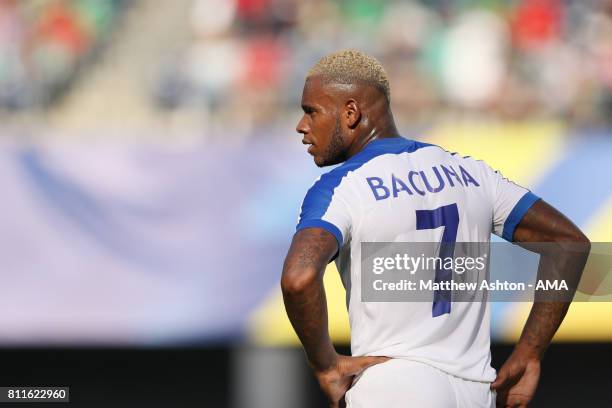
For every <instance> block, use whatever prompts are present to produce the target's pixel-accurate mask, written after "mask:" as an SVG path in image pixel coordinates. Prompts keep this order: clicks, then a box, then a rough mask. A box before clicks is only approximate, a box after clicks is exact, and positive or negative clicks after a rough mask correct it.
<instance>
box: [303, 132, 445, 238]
mask: <svg viewBox="0 0 612 408" xmlns="http://www.w3.org/2000/svg"><path fill="white" fill-rule="evenodd" d="M427 146H433V145H431V144H429V143H423V142H417V141H416V140H410V139H405V138H403V137H392V138H385V139H376V140H373V141H371V142H370V143H368V144H367V145H366V147H365V148H364V149H363V150H362V151H361V152H359V153H357V154H356V155H355V156H353V157H351V158H350V159H348V160H347V161H345V162H344V163H343V164H341V165H340V166H338V167H336V168H335V169H333V170H331V171H330V172H328V173H326V174H324V175H322V176H321V178H320V179H319V180H318V181H317V182H316V183H315V184H314V185H313V186H312V187H311V188H310V189H309V190H308V192H307V193H306V198H304V202H303V204H302V211H301V214H300V221H299V223H298V225H297V227H296V229H295V230H296V232H297V231H299V230H302V229H304V228H312V227H320V228H324V229H326V230H327V231H329V232H330V233H332V234H333V235H334V236H335V237H336V240H337V241H338V249H340V248H341V247H342V244H343V243H344V239H343V237H342V232H341V231H340V229H339V228H338V227H337V226H335V225H333V224H332V223H330V222H328V221H325V220H323V219H322V217H323V216H324V215H325V213H326V212H327V209H328V208H329V206H330V204H331V202H332V198H333V195H334V190H335V189H336V187H338V186H339V185H340V183H341V182H342V179H343V178H344V177H345V176H346V175H347V174H348V173H349V172H351V171H355V170H357V169H358V168H360V167H361V166H363V165H364V164H365V163H367V162H368V161H370V160H372V159H373V158H375V157H378V156H381V155H383V154H400V153H412V152H414V151H416V150H418V149H420V148H422V147H427Z"/></svg>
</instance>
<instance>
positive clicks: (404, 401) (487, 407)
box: [345, 359, 495, 408]
mask: <svg viewBox="0 0 612 408" xmlns="http://www.w3.org/2000/svg"><path fill="white" fill-rule="evenodd" d="M489 387H490V383H488V382H477V381H469V380H464V379H462V378H459V377H455V376H453V375H450V374H447V373H445V372H443V371H441V370H438V369H437V368H433V367H431V366H429V365H427V364H424V363H419V362H416V361H410V360H402V359H392V360H389V361H387V362H385V363H382V364H377V365H375V366H372V367H370V368H368V369H366V370H365V371H364V372H363V373H362V374H361V375H360V376H358V377H356V379H355V381H353V386H352V387H351V389H350V390H348V392H347V393H346V396H345V400H346V406H347V408H379V407H385V408H412V407H416V408H495V393H494V392H493V391H491V390H490V388H489Z"/></svg>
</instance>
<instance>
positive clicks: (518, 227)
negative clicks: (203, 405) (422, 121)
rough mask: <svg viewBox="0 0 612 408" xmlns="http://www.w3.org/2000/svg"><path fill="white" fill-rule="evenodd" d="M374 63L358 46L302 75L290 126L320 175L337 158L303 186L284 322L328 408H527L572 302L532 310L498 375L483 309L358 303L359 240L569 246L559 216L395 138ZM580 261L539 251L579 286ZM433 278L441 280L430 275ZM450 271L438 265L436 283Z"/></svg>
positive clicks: (504, 183)
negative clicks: (327, 274)
mask: <svg viewBox="0 0 612 408" xmlns="http://www.w3.org/2000/svg"><path fill="white" fill-rule="evenodd" d="M390 103H391V92H390V88H389V80H388V78H387V75H386V74H385V71H384V69H383V67H382V66H381V64H380V63H379V62H378V61H377V60H376V59H374V58H372V57H370V56H368V55H366V54H364V53H362V52H359V51H356V50H344V51H340V52H337V53H334V54H331V55H328V56H326V57H324V58H322V59H321V60H320V61H319V62H317V64H316V65H315V66H314V67H313V68H312V69H311V70H310V72H309V73H308V76H307V78H306V83H305V85H304V91H303V94H302V109H303V111H304V115H303V117H302V118H301V120H300V121H299V123H298V125H297V131H298V133H300V134H301V135H302V136H303V139H302V142H303V143H304V144H306V145H308V146H309V147H308V153H310V154H311V155H312V156H313V157H314V162H315V163H316V165H317V166H320V167H323V166H329V165H333V164H339V163H342V164H341V165H340V166H338V167H336V168H334V169H333V170H331V171H330V172H328V173H326V174H324V175H322V176H321V177H320V178H319V179H318V180H317V181H316V182H315V183H314V185H313V186H312V187H311V188H310V189H309V190H308V193H307V194H306V197H305V199H304V202H303V205H302V209H301V214H300V218H299V222H298V225H297V228H296V233H295V235H294V237H293V241H292V243H291V247H290V249H289V252H288V254H287V257H286V260H285V264H284V268H283V274H282V279H281V287H282V290H283V296H284V300H285V307H286V309H287V314H288V315H289V318H290V320H291V323H292V325H293V327H294V328H295V331H296V332H297V334H298V336H299V338H300V340H301V342H302V344H303V346H304V349H305V351H306V354H307V358H308V361H309V363H310V365H311V367H312V369H313V371H314V374H315V376H316V378H317V380H318V381H319V384H320V386H321V389H322V390H323V391H324V392H325V394H326V395H327V397H328V399H329V402H330V407H339V406H342V405H343V404H345V403H346V405H347V406H348V407H352V408H360V407H367V408H378V407H385V408H395V407H398V408H399V407H419V408H427V407H469V408H472V407H494V406H495V398H496V393H495V391H492V389H493V390H496V391H497V403H498V404H499V406H503V407H506V406H510V407H525V406H526V405H527V403H528V402H529V401H530V400H531V399H532V397H533V395H534V392H535V389H536V386H537V383H538V379H539V374H540V360H541V358H542V356H543V353H544V350H545V349H546V347H547V346H548V344H549V342H550V340H551V338H552V336H553V335H554V333H555V331H556V330H557V328H558V327H559V325H560V323H561V321H562V320H563V317H564V315H565V313H566V311H567V308H568V306H569V301H565V302H536V303H534V306H533V308H532V311H531V314H530V316H529V319H528V321H527V323H526V325H525V328H524V330H523V334H522V336H521V338H520V340H519V342H518V344H517V346H516V348H515V350H514V352H513V354H512V355H511V356H510V358H509V359H508V360H507V361H506V363H505V364H504V366H503V367H502V368H501V369H500V371H499V373H497V375H496V372H495V370H494V369H493V368H492V367H491V364H490V362H491V358H490V333H489V327H490V326H489V324H490V323H489V313H490V312H489V305H488V302H486V301H484V302H463V303H459V302H454V301H451V299H450V297H449V296H448V294H447V295H445V294H444V292H440V293H437V294H436V295H435V296H434V297H433V300H432V301H430V302H428V303H425V302H408V303H399V302H365V301H362V297H363V293H362V292H361V290H362V287H361V280H362V278H363V276H362V274H361V259H362V258H361V256H362V254H361V250H362V243H368V242H391V243H399V242H430V243H437V244H438V245H439V248H440V255H439V256H440V257H441V258H442V252H443V251H446V252H447V253H446V255H448V256H451V257H452V256H453V254H454V252H453V251H454V245H455V242H476V243H483V242H484V243H487V244H488V242H489V240H490V236H491V233H494V234H496V235H499V236H501V237H503V238H504V239H506V240H507V241H511V242H516V243H529V242H555V243H558V242H567V241H569V242H578V243H582V244H584V245H585V246H588V239H587V238H586V237H585V236H584V234H582V232H581V231H580V230H579V229H578V228H577V227H576V226H575V225H574V224H572V222H571V221H569V220H568V219H567V218H566V217H564V216H563V215H562V214H560V213H559V212H558V211H556V210H555V209H554V208H552V207H551V206H550V205H548V204H546V203H545V202H544V201H543V200H541V199H539V198H538V197H536V196H535V195H534V194H532V193H531V192H530V191H528V190H527V189H525V188H523V187H520V186H518V185H516V184H514V183H512V182H510V181H508V180H507V179H505V178H504V177H502V176H501V174H500V173H498V172H496V171H493V170H492V169H491V168H490V167H488V166H487V165H486V164H484V163H483V162H481V161H476V160H473V159H471V158H469V157H461V156H458V155H455V154H451V153H449V152H447V151H445V150H443V149H442V148H440V147H438V146H434V145H430V144H426V143H421V142H417V141H414V140H409V139H405V138H403V137H401V136H400V134H399V132H398V131H397V128H396V126H395V123H394V120H393V114H392V112H391V105H390ZM332 260H335V262H336V265H337V266H338V270H339V271H340V274H341V277H342V281H343V284H344V286H345V288H346V290H347V306H348V310H349V318H350V324H351V351H352V354H353V356H352V357H349V356H342V355H339V354H337V353H336V351H335V349H334V347H333V344H332V342H331V340H330V337H329V332H328V327H327V308H326V299H325V290H324V287H323V280H322V277H323V273H324V271H325V267H326V265H327V264H328V263H329V262H331V261H332ZM585 260H586V258H585V257H584V255H583V254H577V253H574V254H573V255H572V254H567V253H562V254H559V253H549V252H546V251H543V252H541V262H551V263H553V264H554V265H555V266H556V267H557V269H558V271H559V273H560V274H561V275H563V276H567V277H568V279H570V280H571V282H574V283H577V281H578V279H579V278H580V273H581V271H582V267H583V266H584V262H585ZM439 272H440V276H438V273H439ZM445 273H446V274H450V273H452V270H450V271H449V270H446V269H443V268H442V269H441V270H439V271H438V270H436V282H437V281H438V279H439V280H440V281H445V280H449V278H448V275H445Z"/></svg>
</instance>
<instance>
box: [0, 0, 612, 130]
mask: <svg viewBox="0 0 612 408" xmlns="http://www.w3.org/2000/svg"><path fill="white" fill-rule="evenodd" d="M138 1H142V0H138ZM132 2H134V3H137V1H126V0H0V112H1V111H5V112H6V111H8V112H11V111H24V110H25V111H28V110H32V109H40V108H46V107H48V106H51V105H52V104H53V103H54V102H56V101H58V100H59V98H58V97H59V96H61V95H62V94H64V93H65V92H66V91H68V90H70V85H71V84H73V83H74V82H75V79H76V78H79V79H80V80H83V81H87V79H88V78H89V76H88V73H89V72H90V71H88V69H90V68H91V66H92V64H91V63H90V62H91V61H95V60H96V59H95V58H92V56H95V55H96V54H97V51H98V50H99V49H100V48H101V47H102V46H103V45H104V44H105V43H106V42H109V44H110V46H113V44H116V43H117V42H119V41H121V36H120V35H116V36H114V37H112V38H111V37H110V33H111V32H113V33H114V32H116V31H115V30H113V27H114V24H115V22H116V21H117V20H118V17H119V16H120V15H121V14H122V11H123V9H124V8H125V4H129V3H132ZM175 4H176V6H177V7H179V6H181V7H190V10H189V13H188V14H189V21H188V22H186V24H185V25H183V26H181V27H182V28H183V29H184V30H186V31H187V34H188V36H187V37H188V38H189V40H188V41H187V43H181V44H176V49H175V50H168V54H166V55H171V57H167V56H166V57H165V56H162V55H160V57H159V63H158V64H157V66H156V67H155V73H154V75H153V78H154V79H153V80H152V81H151V82H152V86H151V87H150V88H149V89H143V90H142V92H143V94H144V93H147V92H148V93H149V94H150V95H151V96H150V98H148V100H149V102H150V105H151V109H153V110H154V111H155V112H156V115H158V116H159V117H164V116H165V115H167V116H172V115H175V114H178V115H179V116H180V115H181V114H182V113H187V114H193V115H197V116H198V117H201V118H204V119H203V120H204V121H209V122H216V123H218V124H219V125H221V127H224V126H228V125H241V126H243V127H246V128H249V129H254V128H258V129H262V127H264V128H265V126H267V125H270V124H278V123H279V122H282V121H294V120H295V114H296V110H297V109H299V98H300V94H301V91H302V86H303V80H304V75H305V74H306V72H307V70H308V68H309V67H310V66H311V65H312V64H313V63H314V62H315V61H316V60H317V59H318V58H320V57H321V56H323V55H325V54H327V53H329V52H332V51H335V50H338V49H341V48H358V49H361V50H364V51H366V52H369V53H371V54H373V55H374V56H376V57H378V58H379V59H380V60H381V61H382V62H383V64H384V65H385V67H386V68H387V71H388V74H389V77H390V81H391V93H392V100H393V104H394V111H395V114H396V116H397V117H398V119H399V120H400V123H403V124H405V123H417V124H418V123H427V122H428V121H430V120H432V119H436V118H439V117H440V115H443V116H444V115H446V116H451V117H455V116H460V117H463V116H468V117H472V116H476V117H484V118H490V117H493V118H501V119H510V120H515V119H516V120H521V119H525V118H536V119H539V118H542V119H549V118H562V119H563V120H566V121H569V122H571V123H573V124H576V125H589V126H590V125H595V126H597V125H603V124H610V123H611V122H612V0H430V1H424V0H422V1H416V0H415V1H408V0H307V1H304V0H180V1H177V3H175ZM143 18H144V17H143ZM148 29H149V30H151V31H152V32H153V31H155V30H159V27H155V26H154V24H153V23H151V24H150V25H149V26H148ZM133 34H134V33H133ZM136 34H137V35H147V34H146V33H136ZM113 41H114V43H113Z"/></svg>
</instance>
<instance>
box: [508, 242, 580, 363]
mask: <svg viewBox="0 0 612 408" xmlns="http://www.w3.org/2000/svg"><path fill="white" fill-rule="evenodd" d="M546 245H547V247H546V249H547V250H546V251H544V252H543V253H541V258H540V265H539V268H538V280H558V281H564V282H566V283H567V286H568V289H567V290H563V291H553V290H550V291H546V292H543V293H538V294H536V299H535V301H534V304H533V306H532V308H531V312H530V313H529V317H528V319H527V322H526V323H525V327H524V328H523V332H522V333H521V337H520V339H519V342H518V344H517V349H518V350H520V351H522V352H525V353H527V354H529V355H531V356H532V357H535V358H538V359H541V358H542V357H543V356H544V352H545V351H546V348H547V347H548V345H549V344H550V342H551V340H552V338H553V336H554V335H555V333H556V332H557V329H558V328H559V326H560V325H561V323H562V322H563V319H564V318H565V315H566V314H567V311H568V309H569V306H570V303H571V300H572V298H573V296H574V293H575V290H576V288H577V286H578V283H579V282H580V277H581V276H582V271H583V269H584V265H585V263H586V259H587V257H588V250H589V248H590V245H589V244H588V240H586V241H582V242H575V243H570V245H569V248H568V247H567V245H565V244H563V243H561V244H559V245H554V246H550V245H548V244H546Z"/></svg>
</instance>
